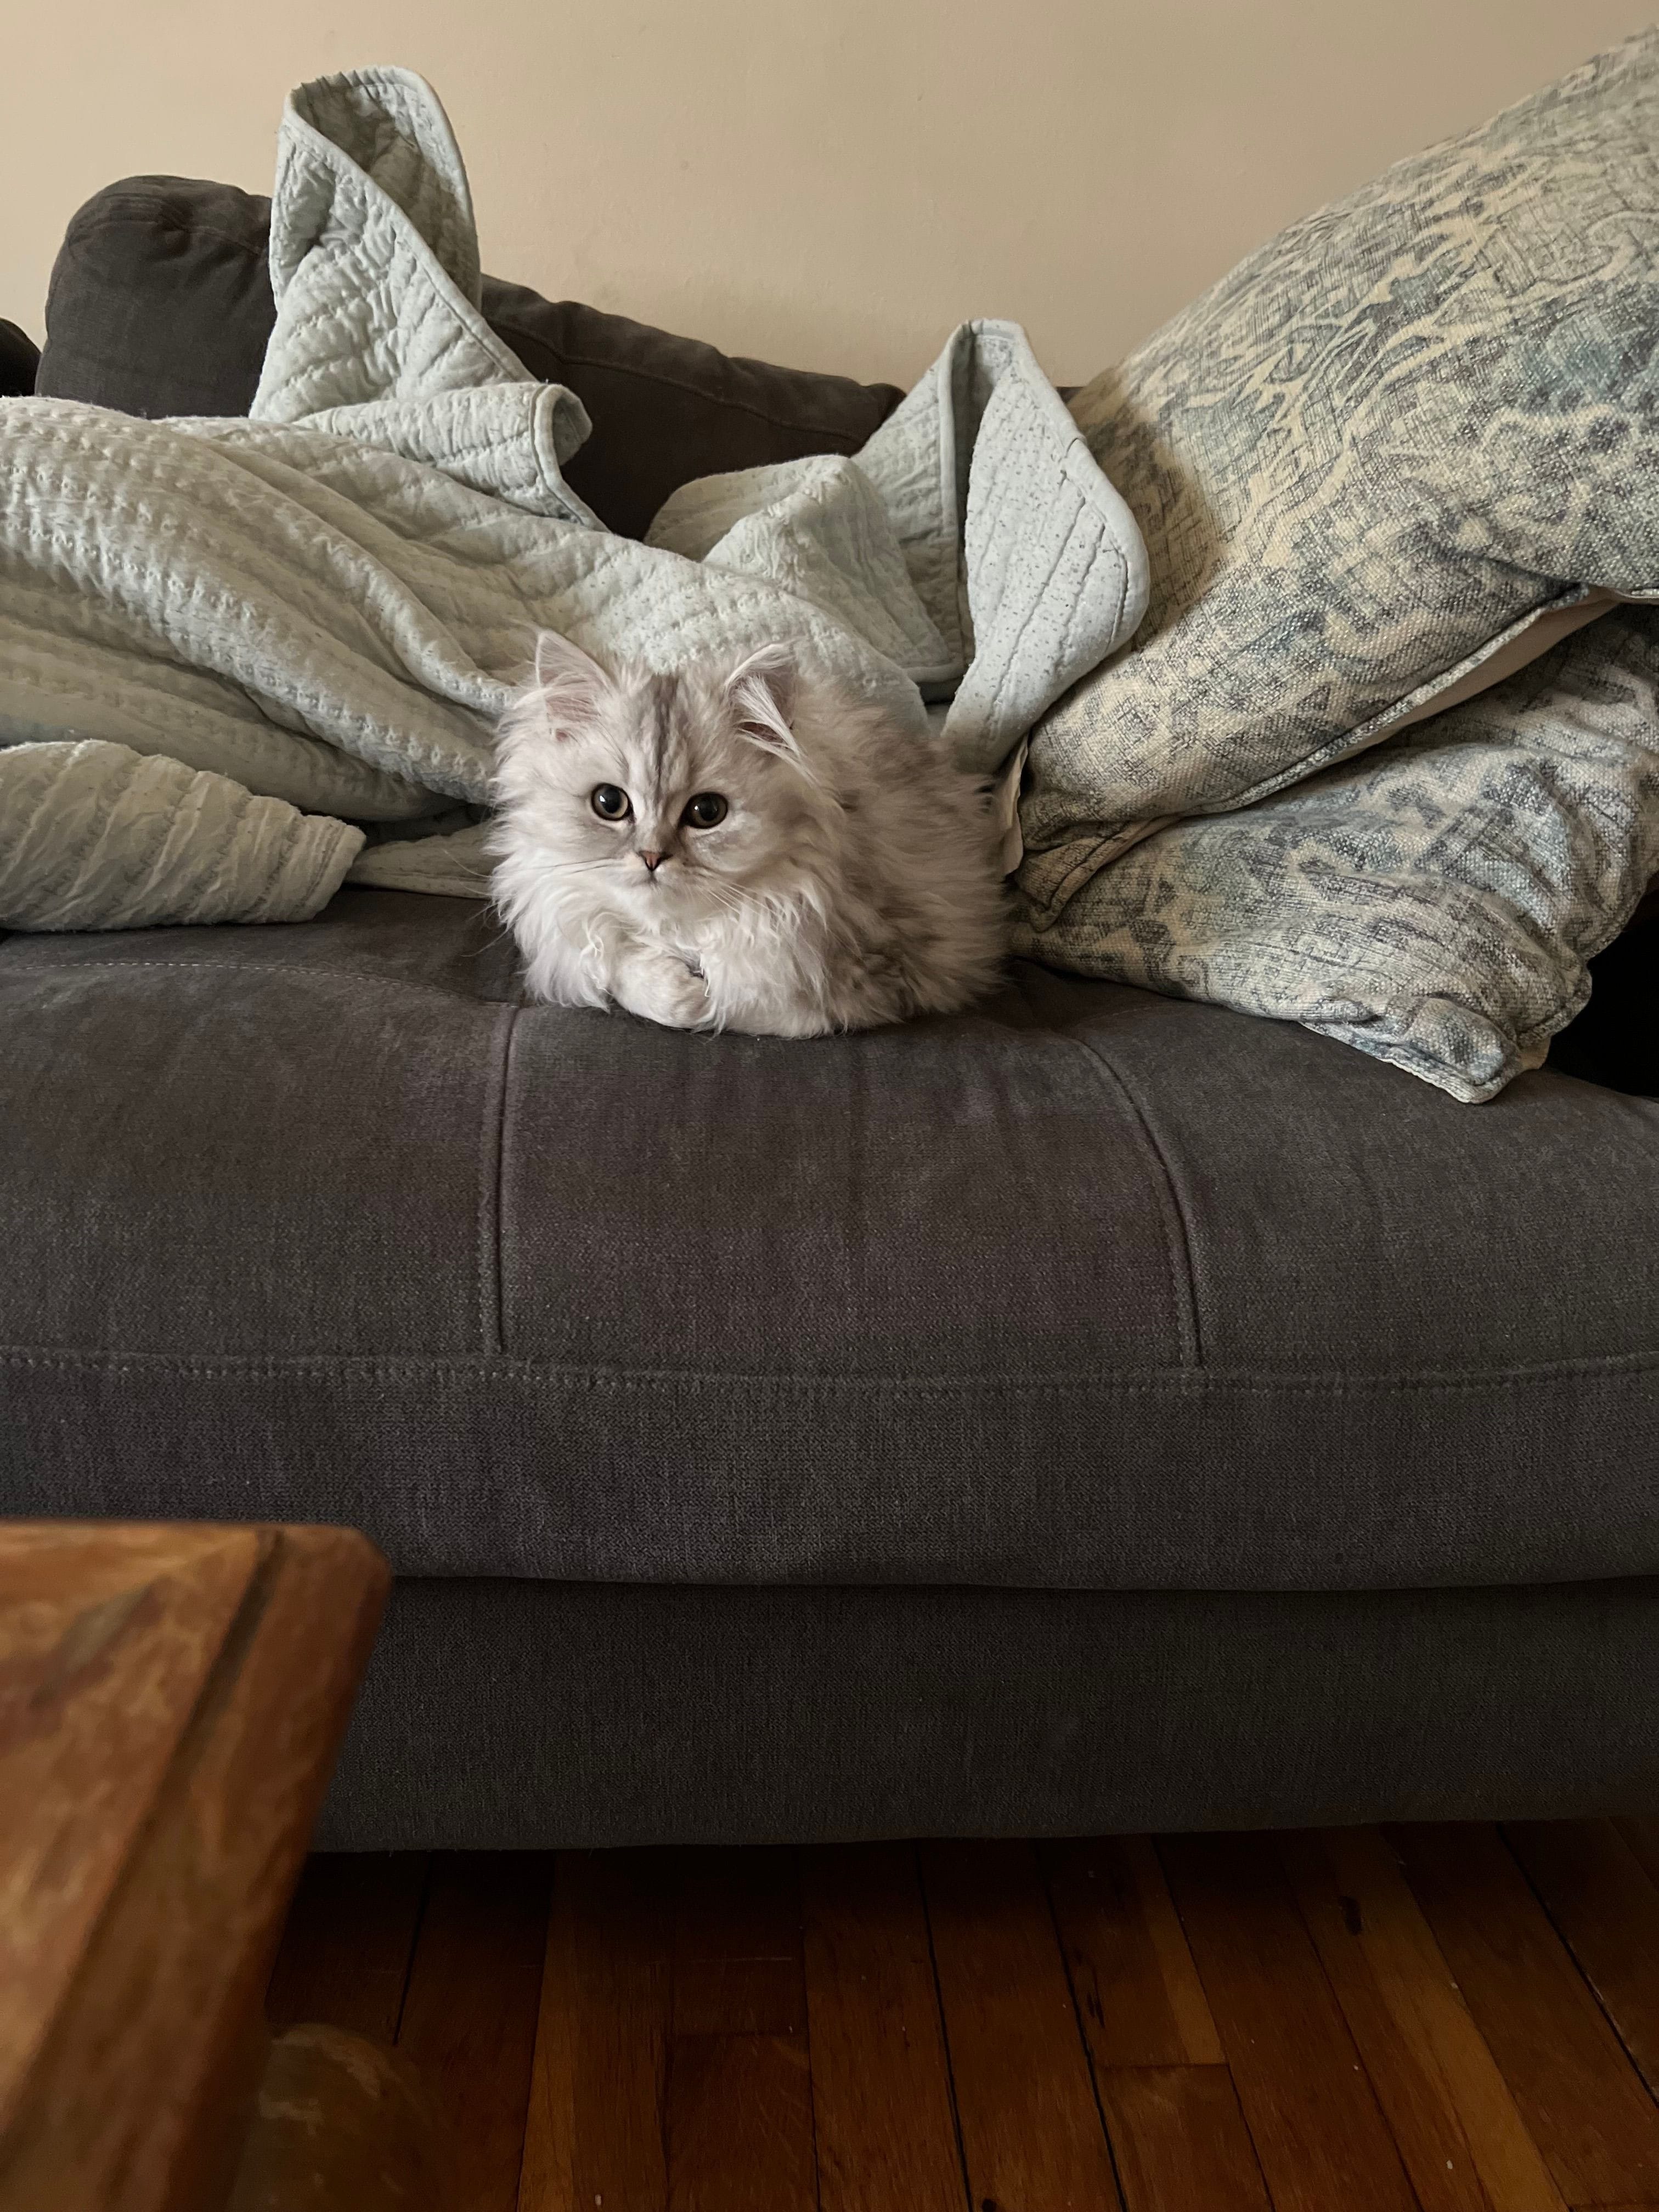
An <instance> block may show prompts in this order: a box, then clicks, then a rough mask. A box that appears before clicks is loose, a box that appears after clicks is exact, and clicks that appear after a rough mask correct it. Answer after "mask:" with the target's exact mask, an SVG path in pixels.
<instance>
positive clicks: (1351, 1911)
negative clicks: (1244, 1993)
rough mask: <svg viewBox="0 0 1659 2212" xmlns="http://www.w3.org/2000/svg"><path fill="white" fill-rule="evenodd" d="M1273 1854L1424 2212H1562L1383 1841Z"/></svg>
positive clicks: (1333, 1840)
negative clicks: (1284, 1872)
mask: <svg viewBox="0 0 1659 2212" xmlns="http://www.w3.org/2000/svg"><path fill="white" fill-rule="evenodd" d="M1279 1855H1280V1857H1281V1858H1282V1859H1283V1861H1284V1863H1285V1868H1286V1870H1287V1872H1288V1873H1289V1875H1290V1877H1291V1887H1292V1888H1293V1889H1294V1891H1295V1893H1296V1899H1297V1905H1299V1906H1300V1908H1301V1912H1302V1917H1303V1920H1304V1923H1305V1924H1306V1926H1307V1928H1308V1930H1309V1932H1310V1935H1311V1936H1312V1937H1313V1939H1314V1944H1315V1947H1316V1949H1317V1950H1318V1953H1319V1955H1320V1960H1321V1962H1322V1965H1323V1966H1324V1968H1325V1972H1326V1976H1327V1978H1328V1980H1329V1982H1330V1984H1331V1987H1332V1989H1333V1990H1334V1991H1335V1994H1336V1999H1337V2002H1338V2003H1339V2004H1340V2006H1341V2008H1342V2011H1343V2015H1344V2016H1345V2017H1346V2021H1347V2023H1348V2027H1349V2028H1350V2030H1351V2032H1352V2035H1353V2039H1354V2041H1355V2043H1356V2044H1357V2045H1358V2050H1359V2056H1360V2059H1361V2062H1362V2063H1363V2064H1364V2068H1365V2070H1366V2072H1367V2073H1368V2074H1369V2075H1370V2081H1371V2086H1372V2087H1373V2088H1374V2089H1375V2090H1376V2096H1377V2101H1378V2102H1379V2104H1380V2105H1381V2106H1382V2107H1383V2117H1384V2118H1385V2119H1386V2120H1387V2122H1388V2124H1389V2130H1390V2132H1391V2133H1392V2134H1393V2136H1394V2139H1395V2145H1396V2147H1397V2148H1398V2149H1399V2151H1400V2154H1401V2157H1402V2159H1403V2160H1404V2161H1405V2165H1406V2171H1407V2174H1408V2176H1409V2177H1410V2179H1411V2182H1412V2185H1413V2188H1414V2189H1415V2190H1416V2191H1417V2195H1418V2197H1419V2201H1420V2203H1421V2204H1422V2206H1423V2212H1488V2208H1489V2207H1492V2206H1495V2207H1498V2208H1499V2212H1562V2199H1561V2196H1560V2193H1559V2191H1558V2190H1557V2188H1556V2186H1555V2184H1554V2183H1553V2180H1552V2179H1551V2178H1550V2172H1549V2169H1548V2167H1547V2166H1546V2165H1545V2163H1544V2160H1543V2158H1542V2156H1541V2154H1540V2152H1539V2150H1538V2148H1537V2147H1536V2145H1535V2144H1534V2142H1533V2140H1532V2138H1531V2136H1529V2135H1528V2133H1527V2130H1526V2127H1525V2124H1524V2123H1523V2122H1522V2118H1521V2115H1520V2113H1519V2112H1518V2111H1517V2110H1516V2105H1515V2100H1514V2099H1513V2098H1512V2097H1511V2096H1510V2093H1509V2090H1508V2088H1507V2087H1505V2085H1504V2077H1503V2075H1501V2074H1500V2073H1499V2071H1498V2065H1497V2062H1496V2061H1495V2060H1494V2058H1493V2057H1492V2053H1491V2051H1489V2050H1488V2049H1487V2047H1486V2042H1485V2040H1484V2039H1483V2038H1482V2037H1481V2034H1480V2030H1479V2029H1478V2028H1477V2027H1476V2026H1475V2024H1474V2021H1473V2020H1472V2019H1471V2018H1470V2016H1469V2013H1468V2008H1467V2006H1466V2005H1465V2004H1464V2002H1463V2000H1462V1996H1460V1995H1459V1993H1458V1991H1457V1989H1456V1986H1455V1984H1454V1982H1453V1980H1452V1976H1451V1970H1450V1968H1449V1966H1447V1964H1446V1962H1445V1960H1444V1959H1443V1957H1442V1956H1441V1954H1440V1951H1439V1949H1438V1948H1437V1945H1436V1943H1435V1941H1434V1937H1433V1936H1432V1935H1431V1932H1430V1929H1429V1926H1428V1923H1427V1922H1426V1921H1425V1919H1424V1917H1423V1915H1422V1911H1421V1910H1420V1909H1419V1905H1418V1903H1417V1900H1416V1899H1415V1898H1414V1897H1413V1894H1412V1892H1411V1888H1410V1886H1409V1885H1408V1884H1407V1881H1406V1878H1405V1875H1404V1874H1403V1872H1402V1871H1401V1867H1400V1864H1399V1863H1398V1861H1397V1860H1396V1859H1395V1856H1394V1854H1393V1852H1392V1851H1391V1850H1390V1849H1389V1845H1388V1844H1387V1843H1386V1842H1385V1841H1384V1839H1383V1837H1382V1836H1381V1835H1380V1834H1379V1833H1378V1832H1377V1831H1376V1829H1375V1828H1349V1829H1333V1830H1328V1831H1327V1832H1324V1833H1322V1834H1313V1833H1310V1834H1303V1835H1295V1836H1286V1837H1284V1838H1281V1839H1280V1844H1279Z"/></svg>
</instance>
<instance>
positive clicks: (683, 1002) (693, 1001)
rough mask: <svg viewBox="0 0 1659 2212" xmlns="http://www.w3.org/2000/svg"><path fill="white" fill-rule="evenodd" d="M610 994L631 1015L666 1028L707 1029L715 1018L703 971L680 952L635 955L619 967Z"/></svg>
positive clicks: (614, 975)
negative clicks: (680, 955) (679, 954)
mask: <svg viewBox="0 0 1659 2212" xmlns="http://www.w3.org/2000/svg"><path fill="white" fill-rule="evenodd" d="M611 996H612V997H613V998H614V999H615V1000H616V1001H617V1005H618V1006H626V1008H627V1009H628V1011H629V1013H630V1014H638V1015H640V1016H641V1018H642V1019H643V1020H645V1021H647V1022H659V1023H660V1024H662V1026H663V1027H664V1028H665V1029H670V1030H696V1029H705V1028H707V1027H708V1026H709V1024H710V1022H711V1019H712V1009H711V1007H710V1005H709V999H708V983H707V981H705V980H704V977H703V974H702V969H700V968H695V967H693V966H692V965H691V963H690V962H689V961H687V960H684V959H682V958H681V957H679V956H678V954H677V953H672V952H654V951H653V952H639V953H635V955H634V956H633V957H631V958H629V960H627V961H625V962H623V963H620V964H619V965H618V967H617V969H616V971H615V973H614V974H613V975H612V977H611Z"/></svg>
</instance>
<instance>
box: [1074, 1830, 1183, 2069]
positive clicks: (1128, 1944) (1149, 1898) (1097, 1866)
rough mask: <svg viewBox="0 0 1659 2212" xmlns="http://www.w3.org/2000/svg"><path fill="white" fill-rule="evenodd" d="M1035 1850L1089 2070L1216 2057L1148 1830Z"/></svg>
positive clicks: (1179, 2062) (1177, 2062)
mask: <svg viewBox="0 0 1659 2212" xmlns="http://www.w3.org/2000/svg"><path fill="white" fill-rule="evenodd" d="M1038 1857H1039V1858H1040V1860H1041V1863H1042V1870H1043V1875H1044V1877H1045V1879H1046V1880H1047V1881H1048V1894H1049V1897H1050V1899H1051V1900H1052V1902H1053V1905H1054V1919H1055V1922H1056V1923H1057V1925H1058V1927H1059V1929H1060V1942H1061V1943H1062V1944H1063V1945H1064V1946H1065V1950H1066V1963H1067V1965H1068V1966H1069V1967H1070V1969H1071V1975H1072V1988H1073V1992H1074V1994H1075V1996H1076V1998H1077V2002H1078V2009H1079V2013H1080V2014H1081V2015H1082V2020H1083V2033H1084V2034H1085V2037H1086V2039H1087V2040H1088V2045H1089V2055H1090V2057H1091V2058H1092V2059H1093V2060H1094V2063H1095V2070H1096V2072H1097V2074H1098V2073H1100V2072H1101V2071H1102V2070H1103V2069H1104V2068H1107V2067H1110V2066H1218V2065H1219V2064H1220V2063H1221V2040H1220V2038H1219V2037H1218V2035H1217V2033H1216V2027H1215V2022H1214V2021H1213V2020H1212V2018H1211V2016H1210V2007H1209V2003H1208V2001H1207V1999H1206V1996H1205V1995H1204V1985H1203V1984H1202V1983H1201V1982H1200V1979H1199V1978H1198V1969H1197V1968H1196V1967H1195V1966H1194V1964H1193V1956H1192V1953H1191V1952H1190V1951H1189V1950H1188V1948H1187V1939H1186V1936H1184V1935H1183V1934H1182V1928H1181V1921H1180V1917H1179V1916H1178V1915H1177V1913H1176V1909H1175V1905H1174V1904H1173V1903H1172V1901H1171V1899H1170V1892H1169V1887H1168V1885H1167V1884H1166V1883H1165V1881H1164V1870H1163V1869H1162V1868H1161V1867H1160V1866H1159V1864H1158V1854H1157V1852H1156V1851H1155V1850H1154V1849H1153V1847H1152V1843H1151V1841H1150V1840H1149V1838H1146V1837H1145V1836H1128V1837H1117V1836H1109V1837H1105V1838H1100V1839H1098V1840H1097V1841H1092V1842H1078V1843H1062V1844H1042V1845H1041V1846H1039V1850H1038Z"/></svg>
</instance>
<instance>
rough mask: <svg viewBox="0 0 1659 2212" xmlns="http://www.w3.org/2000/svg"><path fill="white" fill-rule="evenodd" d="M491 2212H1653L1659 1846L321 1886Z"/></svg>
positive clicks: (337, 1962)
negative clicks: (444, 2113) (1119, 2211)
mask: <svg viewBox="0 0 1659 2212" xmlns="http://www.w3.org/2000/svg"><path fill="white" fill-rule="evenodd" d="M270 2007H271V2013H272V2017H273V2019H274V2020H275V2021H277V2022H278V2024H283V2023H285V2022H287V2021H295V2020H300V2019H310V2020H318V2019H321V2020H329V2021H335V2022H337V2024H339V2025H341V2026H343V2027H355V2028H357V2029H359V2030H361V2031H362V2032H364V2033H368V2034H371V2035H374V2036H378V2037H380V2038H382V2039H386V2040H388V2041H391V2040H395V2041H396V2042H397V2043H398V2045H400V2046H401V2047H402V2048H403V2049H404V2051H407V2052H408V2053H409V2054H410V2057H413V2058H414V2059H415V2060H416V2062H417V2063H419V2065H420V2066H421V2068H422V2071H423V2072H424V2074H425V2075H426V2076H427V2078H428V2081H429V2082H430V2083H431V2085H432V2086H433V2088H434V2090H435V2093H436V2094H437V2095H438V2096H439V2097H440V2098H441V2100H442V2102H443V2103H444V2104H445V2105H446V2106H447V2109H448V2112H449V2113H450V2115H451V2117H452V2118H453V2123H454V2125H455V2128H456V2130H458V2131H459V2136H460V2138H461V2140H462V2142H464V2145H465V2159H464V2162H463V2193H462V2199H461V2202H462V2205H463V2207H464V2208H465V2212H514V2208H516V2212H588V2208H593V2212H805V2208H807V2207H812V2206H821V2207H823V2212H1065V2208H1068V2207H1070V2208H1076V2212H1094V2208H1101V2209H1102V2212H1107V2208H1111V2207H1114V2206H1117V2205H1119V2204H1121V2205H1124V2206H1126V2207H1127V2208H1128V2212H1151V2208H1153V2207H1157V2208H1159V2212H1266V2208H1267V2207H1269V2206H1272V2207H1275V2208H1277V2212H1372V2208H1376V2212H1411V2208H1413V2207H1421V2208H1422V2212H1482V2208H1488V2212H1560V2208H1562V2207H1564V2206H1571V2207H1579V2206H1591V2205H1595V2206H1601V2207H1609V2208H1610V2207H1615V2206H1616V2207H1620V2208H1623V2212H1632V2208H1635V2207H1638V2206H1645V2207H1653V2208H1659V2106H1656V2103H1655V2093H1656V2091H1659V1823H1655V1824H1642V1823H1618V1824H1614V1823H1583V1824H1574V1825H1571V1826H1522V1827H1510V1828H1506V1829H1504V1830H1502V1831H1499V1830H1498V1829H1496V1828H1491V1827H1460V1828H1427V1827H1425V1828H1396V1829H1389V1830H1386V1831H1378V1830H1376V1829H1350V1830H1342V1831H1334V1832H1324V1833H1319V1834H1304V1835H1295V1836H1288V1837H1276V1838H1267V1837H1255V1836H1249V1837H1219V1838H1212V1837H1202V1838H1178V1839H1173V1840H1167V1841H1162V1842H1159V1843H1157V1844H1152V1843H1150V1842H1146V1841H1144V1840H1132V1841H1122V1840H1113V1841H1109V1842H1097V1843H1063V1844H1035V1845H1034V1844H1024V1843H1006V1844H1005V1843H996V1844H922V1845H921V1846H920V1847H912V1846H910V1845H908V1844H896V1845H885V1844H884V1845H875V1846H868V1847H860V1848H857V1849H853V1850H803V1851H799V1852H795V1851H787V1850H778V1851H733V1852H712V1851H711V1852H703V1851H678V1852H661V1853H655V1852H626V1853H619V1854H592V1855H590V1854H585V1853H574V1854H562V1855H560V1856H559V1857H556V1858H555V1857H434V1858H431V1859H427V1858H423V1857H413V1856H411V1857H396V1858H367V1859H352V1858H317V1859H313V1861H312V1862H311V1863H310V1865H309V1867H308V1869H307V1874H306V1877H305V1880H304V1882H303V1884H302V1887H301V1891H300V1893H299V1895H298V1897H297V1899H296V1900H295V1907H294V1911H293V1913H292V1915H291V1916H290V1919H289V1930H288V1935H287V1937H286V1939H285V1942H284V1944H283V1951H282V1954H281V1956H280V1958H279V1960H278V1961H277V1966H276V1972H275V1974H274V1976H273V1978H272V1981H271V1990H270Z"/></svg>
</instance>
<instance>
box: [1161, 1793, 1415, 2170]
mask: <svg viewBox="0 0 1659 2212" xmlns="http://www.w3.org/2000/svg"><path fill="white" fill-rule="evenodd" d="M1158 1850H1159V1857H1161V1859H1162V1861H1163V1863H1164V1871H1165V1873H1166V1875H1168V1877H1169V1881H1170V1891H1171V1893H1172V1894H1173V1896H1174V1898H1175V1901H1176V1909H1177V1911H1179V1912H1180V1914H1181V1918H1182V1925H1183V1926H1184V1928H1185V1929H1186V1931H1187V1940H1188V1942H1189V1943H1190V1944H1191V1946H1192V1950H1193V1956H1194V1960H1196V1962H1197V1966H1198V1971H1199V1972H1200V1976H1201V1977H1202V1978H1203V1982H1204V1989H1205V1993H1206V1996H1207V1997H1208V1999H1209V2002H1210V2009H1211V2011H1212V2014H1213V2015H1214V2016H1215V2022H1216V2026H1217V2027H1218V2029H1219V2031H1220V2034H1221V2042H1222V2047H1223V2049H1224V2051H1225V2053H1226V2057H1227V2063H1228V2064H1229V2065H1230V2066H1231V2069H1232V2075H1233V2080H1234V2082H1235V2084H1236V2086H1237V2091H1238V2098H1239V2103H1240V2104H1241V2106H1243V2112H1244V2117H1245V2119H1246V2121H1247V2122H1248V2124H1249V2130H1250V2133H1251V2136H1253V2137H1254V2139H1255V2148H1256V2154H1257V2156H1258V2157H1259V2159H1260V2160H1261V2169H1262V2172H1263V2173H1264V2174H1265V2175H1266V2177H1267V2186H1268V2189H1269V2190H1270V2191H1271V2192H1272V2195H1273V2203H1274V2204H1275V2206H1276V2207H1277V2208H1278V2212H1332V2208H1333V2207H1335V2206H1338V2205H1340V2206H1341V2207H1343V2208H1344V2212H1416V2199H1415V2197H1414V2196H1413V2191H1412V2188H1411V2185H1410V2184H1409V2182H1408V2181H1407V2179H1406V2174H1405V2171H1404V2169H1403V2167H1402V2166H1401V2161H1400V2155H1399V2153H1398V2152H1397V2151H1396V2150H1395V2146H1394V2142H1393V2141H1392V2139H1391V2137H1390V2136H1389V2131H1388V2129H1387V2127H1386V2126H1385V2125H1384V2124H1383V2116H1382V2113H1381V2112H1380V2111H1379V2110H1378V2107H1377V2103H1376V2096H1375V2094H1374V2093H1373V2092H1372V2089H1371V2085H1370V2081H1369V2080H1368V2078H1367V2076H1366V2075H1365V2073H1364V2069H1363V2068H1362V2066H1361V2064H1360V2061H1359V2057H1358V2051H1356V2049H1355V2047H1354V2043H1353V2039H1352V2036H1351V2035H1350V2034H1349V2033H1348V2029H1347V2026H1346V2022H1345V2021H1344V2019H1343V2017H1342V2014H1341V2011H1340V2008H1339V2007H1338V2004H1337V2002H1336V1999H1335V1997H1334V1995H1333V1994H1332V1991H1331V1987H1330V1984H1329V1983H1328V1981H1327V1979H1326V1978H1325V1973H1324V1970H1323V1968H1322V1966H1321V1965H1320V1962H1319V1959H1318V1956H1317V1954H1316V1952H1315V1950H1314V1947H1313V1943H1312V1942H1311V1939H1310V1936H1309V1935H1308V1931H1307V1929H1306V1928H1305V1927H1304V1925H1303V1922H1302V1917H1301V1915H1300V1913H1299V1912H1298V1911H1297V1906H1296V1903H1295V1900H1294V1899H1293V1898H1292V1897H1291V1893H1290V1890H1289V1887H1288V1886H1287V1885H1286V1882H1285V1877H1284V1875H1283V1873H1282V1871H1281V1869H1280V1867H1279V1861H1278V1857H1277V1854H1276V1851H1275V1850H1274V1847H1273V1843H1272V1841H1271V1840H1270V1839H1268V1838H1263V1837H1255V1836H1182V1837H1175V1838H1169V1839H1167V1840H1165V1841H1164V1842H1163V1843H1161V1844H1159V1847H1158Z"/></svg>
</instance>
